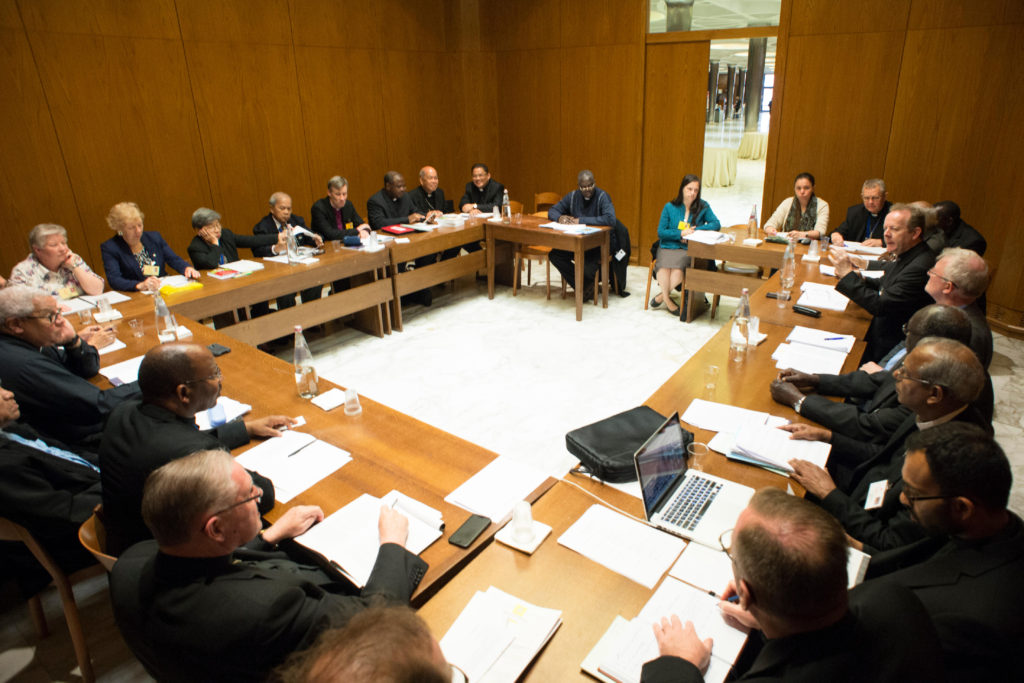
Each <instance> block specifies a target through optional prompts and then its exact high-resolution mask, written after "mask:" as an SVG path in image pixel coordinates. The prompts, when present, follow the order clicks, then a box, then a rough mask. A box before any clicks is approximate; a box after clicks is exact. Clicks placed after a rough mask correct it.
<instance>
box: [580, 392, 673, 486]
mask: <svg viewBox="0 0 1024 683" xmlns="http://www.w3.org/2000/svg"><path fill="white" fill-rule="evenodd" d="M664 421H665V417H664V416H662V415H659V414H658V413H656V412H655V411H653V410H651V409H650V408H648V407H647V406H638V407H636V408H633V409H632V410H627V411H626V412H624V413H619V414H618V415H612V416H611V417H607V418H605V419H603V420H599V421H597V422H595V423H593V424H589V425H587V426H586V427H580V428H579V429H574V430H572V431H571V432H569V433H568V434H566V435H565V447H566V448H568V449H569V452H570V453H572V454H573V455H575V456H576V457H577V458H579V459H580V469H581V470H582V471H583V472H585V473H586V474H590V475H593V476H595V477H597V478H598V479H601V480H603V481H608V482H612V483H615V484H617V483H621V482H624V481H636V468H635V467H634V466H633V454H634V453H636V451H637V449H638V448H640V446H642V445H643V444H644V442H645V441H647V439H648V438H650V436H651V434H654V432H655V431H656V430H657V429H658V427H660V426H661V423H662V422H664ZM684 436H685V434H684Z"/></svg>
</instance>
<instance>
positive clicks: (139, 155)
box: [29, 32, 210, 269]
mask: <svg viewBox="0 0 1024 683" xmlns="http://www.w3.org/2000/svg"><path fill="white" fill-rule="evenodd" d="M29 39H30V41H31V43H32V45H33V51H34V54H35V58H36V62H37V64H38V66H39V71H40V78H41V80H42V83H43V88H44V89H45V91H46V93H47V97H48V100H49V106H50V109H51V112H52V115H53V120H54V124H55V127H56V131H57V135H58V138H59V140H60V145H61V148H62V150H63V153H64V159H65V161H66V164H67V174H68V179H69V181H70V186H71V190H72V191H73V192H74V195H75V197H76V199H77V203H78V208H79V211H80V216H81V221H82V223H83V225H84V227H85V231H86V234H87V239H88V241H89V245H90V250H89V254H90V263H91V264H92V265H93V267H94V268H96V269H101V267H102V266H101V260H100V255H99V243H100V242H102V241H103V240H106V239H108V238H109V237H110V231H109V229H108V228H107V225H106V222H105V220H104V218H105V216H106V214H107V211H108V210H109V209H110V207H111V206H112V205H113V204H115V203H117V202H119V201H126V200H129V201H135V202H137V203H138V204H139V205H140V206H141V207H142V210H143V212H144V213H145V214H146V224H147V227H149V228H151V229H155V230H160V231H161V232H162V233H163V234H164V236H165V237H166V238H167V240H168V242H170V244H171V245H172V246H173V247H174V248H175V250H177V251H178V252H179V253H182V252H184V250H185V246H186V244H187V240H189V239H191V237H192V234H191V229H189V228H188V227H187V223H188V216H189V215H190V214H191V211H192V209H194V208H195V207H196V206H199V205H200V204H203V203H207V202H209V200H210V194H209V182H208V179H207V175H206V166H205V164H204V161H203V156H202V150H201V147H200V141H199V133H198V129H197V126H196V118H195V110H194V106H193V103H192V96H191V91H190V89H189V83H188V79H187V76H186V67H185V61H184V58H183V55H182V50H181V44H180V43H176V42H172V41H167V40H153V39H138V40H130V39H125V38H122V37H103V36H96V37H93V36H86V35H69V34H53V33H33V32H29ZM186 238H187V239H186Z"/></svg>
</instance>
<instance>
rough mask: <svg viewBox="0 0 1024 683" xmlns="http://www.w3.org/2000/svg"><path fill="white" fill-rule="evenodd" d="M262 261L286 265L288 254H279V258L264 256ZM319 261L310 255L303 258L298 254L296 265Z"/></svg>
mask: <svg viewBox="0 0 1024 683" xmlns="http://www.w3.org/2000/svg"><path fill="white" fill-rule="evenodd" d="M263 260H264V261H273V262H274V263H284V264H287V263H288V254H281V255H280V256H264V257H263ZM319 260H320V259H318V258H317V257H315V256H313V255H312V254H310V255H306V256H303V255H302V254H301V253H300V254H299V260H298V263H301V264H303V265H309V264H311V263H316V262H317V261H319Z"/></svg>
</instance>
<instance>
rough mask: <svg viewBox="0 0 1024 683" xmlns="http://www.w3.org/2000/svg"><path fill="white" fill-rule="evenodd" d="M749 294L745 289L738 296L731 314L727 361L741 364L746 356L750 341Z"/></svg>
mask: <svg viewBox="0 0 1024 683" xmlns="http://www.w3.org/2000/svg"><path fill="white" fill-rule="evenodd" d="M749 335H750V292H749V291H748V290H747V288H746V287H744V288H743V293H742V294H740V302H739V304H737V306H736V311H735V312H734V313H733V314H732V331H731V332H730V334H729V359H730V360H732V361H733V362H735V363H742V362H743V359H744V358H746V356H747V347H748V346H749V341H750V336H749Z"/></svg>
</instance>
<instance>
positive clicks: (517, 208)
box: [508, 199, 523, 216]
mask: <svg viewBox="0 0 1024 683" xmlns="http://www.w3.org/2000/svg"><path fill="white" fill-rule="evenodd" d="M508 203H509V208H511V209H512V215H513V216H514V215H516V214H517V213H522V212H523V203H522V202H517V201H516V200H514V199H510V200H508Z"/></svg>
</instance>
